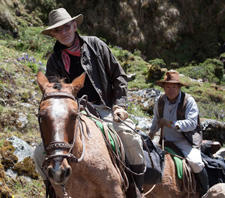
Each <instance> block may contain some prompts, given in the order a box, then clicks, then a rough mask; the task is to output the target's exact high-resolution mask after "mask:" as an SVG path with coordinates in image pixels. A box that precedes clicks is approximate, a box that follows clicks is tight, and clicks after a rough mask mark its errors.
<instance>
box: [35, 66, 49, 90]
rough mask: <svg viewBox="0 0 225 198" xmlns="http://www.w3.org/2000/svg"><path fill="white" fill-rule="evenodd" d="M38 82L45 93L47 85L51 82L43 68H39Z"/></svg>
mask: <svg viewBox="0 0 225 198" xmlns="http://www.w3.org/2000/svg"><path fill="white" fill-rule="evenodd" d="M37 83H38V85H39V87H40V89H41V92H42V93H44V90H45V87H46V85H47V84H48V83H49V81H48V79H47V77H46V76H45V75H44V74H43V72H42V71H41V70H39V71H38V74H37Z"/></svg>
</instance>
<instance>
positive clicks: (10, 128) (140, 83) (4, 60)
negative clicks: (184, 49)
mask: <svg viewBox="0 0 225 198" xmlns="http://www.w3.org/2000/svg"><path fill="white" fill-rule="evenodd" d="M40 32H41V28H37V27H26V28H21V30H20V34H19V37H18V38H17V39H13V38H12V37H10V36H8V35H1V36H0V38H1V40H0V44H1V48H0V114H1V117H0V132H1V133H0V137H1V141H0V144H1V146H2V148H3V149H4V145H5V143H4V140H5V139H6V138H7V137H9V136H10V135H16V136H18V137H20V138H22V139H23V140H25V141H27V142H29V143H31V142H32V143H34V144H38V143H39V142H40V134H39V129H38V124H37V117H36V115H37V108H38V103H39V101H40V98H41V95H40V91H39V88H38V86H37V84H36V73H37V71H38V69H42V70H45V65H46V61H47V58H48V56H49V54H50V53H51V50H52V46H53V43H54V39H52V38H49V37H45V36H43V35H41V34H40ZM110 48H111V50H112V52H113V54H114V55H115V56H116V58H117V59H118V61H119V62H120V64H121V65H122V67H123V68H124V70H125V71H126V73H127V74H134V73H135V74H136V76H135V78H134V80H132V81H129V83H128V88H129V90H137V89H144V88H153V87H154V88H157V89H159V90H161V91H162V88H160V87H158V86H156V85H155V81H156V80H160V79H162V78H163V74H164V73H163V71H164V72H165V71H166V70H167V69H168V68H175V69H177V70H178V71H179V72H180V73H181V74H182V75H183V76H182V77H181V80H182V81H183V82H184V83H186V84H188V86H187V87H183V88H182V90H183V91H185V92H187V93H190V94H192V95H193V96H194V98H195V99H196V101H197V103H198V106H199V109H200V113H201V117H205V118H212V119H216V120H219V121H225V117H224V111H225V94H224V89H225V88H224V85H225V77H224V66H223V64H222V62H221V61H220V60H218V59H216V58H214V59H213V58H210V59H206V60H205V61H204V62H202V63H199V64H197V63H195V62H193V63H190V64H188V65H181V66H179V64H178V63H175V62H174V63H172V64H169V65H167V64H166V63H165V61H164V60H163V59H158V58H157V59H153V60H147V61H145V60H143V59H142V57H141V56H142V53H141V51H140V50H135V51H134V52H133V53H132V52H130V51H128V50H124V49H122V48H121V47H118V46H110ZM159 70H160V71H162V73H160V74H158V75H156V73H157V72H158V71H159ZM200 79H202V81H204V82H202V81H201V80H200ZM212 107H213V108H212ZM128 111H129V112H130V113H132V114H135V115H138V116H143V117H148V116H152V115H149V114H148V112H146V111H144V110H143V109H142V106H141V104H136V103H134V102H132V101H129V104H128ZM21 116H22V117H24V118H25V119H27V123H25V127H22V124H23V123H22V122H19V121H18V118H21ZM5 146H10V145H5ZM8 150H9V151H11V149H8ZM2 152H4V150H2ZM5 154H6V156H9V155H8V152H5ZM12 156H13V155H12ZM6 160H8V161H6ZM1 162H2V163H3V164H8V165H10V166H14V164H17V162H16V159H13V161H10V160H9V159H8V158H7V157H5V158H4V160H3V159H2V161H1ZM27 163H29V164H30V166H29V168H32V162H31V161H29V159H26V161H24V162H22V163H19V164H17V165H16V166H15V167H14V170H16V171H18V172H19V174H20V175H23V176H18V178H17V179H16V180H15V179H12V178H10V177H8V176H5V177H4V180H5V183H6V184H7V186H8V187H9V188H10V189H12V192H13V195H14V197H15V198H17V197H18V198H19V197H25V198H26V197H34V198H35V197H44V196H45V194H44V188H43V183H42V181H41V180H40V178H38V177H37V175H35V174H34V173H33V172H32V173H30V172H29V171H31V170H28V169H26V166H24V164H27ZM24 175H30V176H31V177H33V178H35V179H33V180H32V182H28V181H27V180H26V179H25V177H24ZM8 193H11V192H8ZM10 196H11V194H10V195H9V196H8V197H10Z"/></svg>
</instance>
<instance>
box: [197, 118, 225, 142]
mask: <svg viewBox="0 0 225 198" xmlns="http://www.w3.org/2000/svg"><path fill="white" fill-rule="evenodd" d="M201 125H202V131H203V139H207V140H214V141H218V142H220V144H221V145H223V144H224V143H225V122H219V121H217V120H212V119H203V120H201Z"/></svg>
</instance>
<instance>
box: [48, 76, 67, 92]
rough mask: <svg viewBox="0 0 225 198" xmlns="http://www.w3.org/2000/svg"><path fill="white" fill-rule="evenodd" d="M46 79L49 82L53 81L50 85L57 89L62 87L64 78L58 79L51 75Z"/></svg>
mask: <svg viewBox="0 0 225 198" xmlns="http://www.w3.org/2000/svg"><path fill="white" fill-rule="evenodd" d="M48 80H49V82H50V83H53V86H52V87H53V88H54V89H57V90H59V91H60V90H61V89H62V86H63V85H62V84H63V83H64V79H60V78H58V77H56V76H51V77H49V78H48Z"/></svg>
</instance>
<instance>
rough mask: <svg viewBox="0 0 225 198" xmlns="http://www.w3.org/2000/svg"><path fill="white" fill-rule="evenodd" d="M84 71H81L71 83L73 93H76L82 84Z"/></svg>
mask: <svg viewBox="0 0 225 198" xmlns="http://www.w3.org/2000/svg"><path fill="white" fill-rule="evenodd" d="M85 76H86V74H85V72H83V73H82V74H81V75H80V76H79V77H77V78H75V79H74V80H73V82H72V83H71V85H72V86H73V95H77V93H78V91H79V90H80V89H81V88H82V87H83V86H84V81H85Z"/></svg>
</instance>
